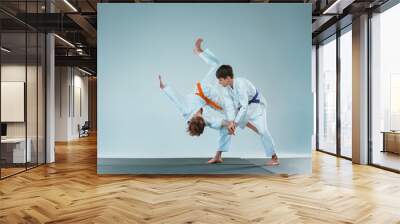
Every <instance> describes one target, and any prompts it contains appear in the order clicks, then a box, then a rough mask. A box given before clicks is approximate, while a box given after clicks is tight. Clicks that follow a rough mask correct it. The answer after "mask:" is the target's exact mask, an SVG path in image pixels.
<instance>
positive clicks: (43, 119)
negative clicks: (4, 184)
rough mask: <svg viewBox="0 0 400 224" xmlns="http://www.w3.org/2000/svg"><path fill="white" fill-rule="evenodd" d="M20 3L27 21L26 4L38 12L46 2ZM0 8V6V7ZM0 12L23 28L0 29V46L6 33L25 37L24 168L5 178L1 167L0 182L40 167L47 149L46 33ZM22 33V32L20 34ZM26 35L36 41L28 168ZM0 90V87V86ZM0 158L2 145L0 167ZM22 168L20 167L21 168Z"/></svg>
mask: <svg viewBox="0 0 400 224" xmlns="http://www.w3.org/2000/svg"><path fill="white" fill-rule="evenodd" d="M21 2H22V4H25V21H27V13H28V8H27V6H28V2H29V3H33V4H35V3H36V11H37V12H39V2H40V3H43V2H44V3H46V2H47V0H46V1H39V0H33V1H32V0H29V1H28V0H25V1H21ZM0 6H1V5H0ZM0 10H1V12H2V13H5V14H6V15H7V16H10V18H12V19H15V21H16V22H18V23H20V24H22V26H23V27H24V30H19V31H14V32H13V31H10V32H8V31H4V30H2V29H0V46H3V45H4V43H3V41H2V40H3V39H2V38H3V36H4V34H7V33H21V34H24V35H25V36H24V38H25V39H24V45H25V46H24V48H25V49H24V50H25V59H24V60H25V64H24V66H25V81H24V82H25V84H24V124H25V127H24V129H25V136H24V139H25V145H24V147H25V167H24V169H23V170H21V171H18V172H14V173H12V174H9V175H7V176H5V175H4V172H2V171H3V168H2V166H0V180H3V179H5V178H8V177H11V176H14V175H17V174H19V173H22V172H25V171H27V170H30V169H33V168H36V167H38V166H40V165H43V164H46V161H47V158H46V157H47V153H46V148H47V140H46V137H47V128H46V126H47V121H46V120H47V114H46V108H47V102H46V96H47V81H46V79H47V38H46V36H47V33H46V32H42V31H40V30H37V29H36V28H34V27H32V26H30V25H29V24H28V23H26V22H24V21H21V20H20V19H18V18H16V17H13V15H12V14H11V13H8V12H7V11H6V10H4V9H3V8H1V7H0ZM46 12H47V7H46ZM1 26H2V24H1V23H0V28H1ZM21 31H22V32H21ZM28 34H33V36H34V37H36V41H35V43H33V44H35V45H36V46H35V50H34V55H35V56H36V60H35V62H33V63H34V64H33V65H34V66H35V67H36V70H35V71H34V72H35V79H36V86H34V88H36V91H35V93H32V94H34V95H36V96H35V97H36V98H35V99H36V118H35V119H36V122H34V123H36V124H34V125H36V128H35V129H36V135H35V136H32V139H35V141H36V162H35V163H30V164H29V165H30V166H29V167H28V153H27V147H28V108H27V100H28V98H27V97H28V91H27V88H28V87H27V86H28V64H29V63H32V62H30V61H29V63H28V53H29V52H28V44H29V43H28ZM40 34H43V35H40ZM39 37H42V38H39ZM39 39H40V40H41V41H42V42H41V43H42V44H43V45H42V47H43V49H42V50H41V54H42V55H41V57H42V60H43V62H42V64H41V65H42V70H41V72H42V74H41V77H42V86H41V88H42V91H43V92H42V95H41V97H42V98H43V99H41V101H42V104H43V105H42V113H43V114H39V65H40V61H39V55H40V53H39V46H40V43H39V41H40V40H39ZM2 56H3V55H2V53H0V82H1V81H2V69H1V68H2V67H3V62H4V61H3V60H4V57H2ZM0 90H1V86H0ZM0 103H1V91H0ZM1 109H2V108H1V104H0V110H1ZM39 116H41V119H39ZM39 120H40V121H41V122H42V123H41V124H42V128H43V130H42V132H43V133H42V134H43V136H42V144H41V146H40V147H42V148H41V150H40V151H41V152H42V153H43V154H42V155H41V156H43V158H42V159H43V161H40V160H39V145H40V144H39ZM0 123H2V122H1V113H0ZM1 156H2V144H0V165H3V164H2V163H1V161H2V160H1V158H2V157H1ZM21 168H22V167H21Z"/></svg>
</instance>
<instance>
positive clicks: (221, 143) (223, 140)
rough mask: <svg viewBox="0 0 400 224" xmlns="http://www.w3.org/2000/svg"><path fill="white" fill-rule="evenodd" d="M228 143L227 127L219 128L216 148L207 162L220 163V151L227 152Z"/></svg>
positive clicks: (229, 137)
mask: <svg viewBox="0 0 400 224" xmlns="http://www.w3.org/2000/svg"><path fill="white" fill-rule="evenodd" d="M230 145H231V136H230V135H229V132H228V129H226V128H224V127H223V128H221V129H220V130H219V139H218V150H217V152H216V153H215V156H214V158H212V159H210V160H208V163H222V162H223V160H222V152H227V151H228V150H229V147H230Z"/></svg>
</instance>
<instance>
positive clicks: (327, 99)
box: [316, 25, 352, 159]
mask: <svg viewBox="0 0 400 224" xmlns="http://www.w3.org/2000/svg"><path fill="white" fill-rule="evenodd" d="M351 48H352V34H351V25H349V26H347V27H346V28H344V29H342V30H340V31H339V32H337V33H336V34H335V35H333V36H331V37H329V38H327V39H326V40H324V41H322V42H321V43H319V44H318V45H317V57H316V58H317V79H316V80H317V88H318V89H317V150H318V151H323V152H326V153H329V154H332V155H337V156H340V157H344V158H347V159H351V157H352V155H351V154H352V148H351V142H352V138H351V135H352V101H351V98H352V50H351Z"/></svg>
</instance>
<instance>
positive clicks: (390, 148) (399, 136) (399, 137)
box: [382, 131, 400, 154]
mask: <svg viewBox="0 0 400 224" xmlns="http://www.w3.org/2000/svg"><path fill="white" fill-rule="evenodd" d="M382 133H383V150H382V152H392V153H396V154H400V132H399V131H383V132H382Z"/></svg>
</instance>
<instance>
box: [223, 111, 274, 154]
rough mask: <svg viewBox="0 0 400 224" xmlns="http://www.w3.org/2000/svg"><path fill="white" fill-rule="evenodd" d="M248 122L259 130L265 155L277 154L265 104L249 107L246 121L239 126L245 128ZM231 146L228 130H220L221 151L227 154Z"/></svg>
mask: <svg viewBox="0 0 400 224" xmlns="http://www.w3.org/2000/svg"><path fill="white" fill-rule="evenodd" d="M247 122H250V123H251V124H252V125H253V126H255V127H256V128H257V131H258V132H257V134H258V135H259V137H260V140H261V143H262V145H263V148H264V151H265V155H266V156H267V157H271V156H272V155H274V154H275V143H274V140H273V138H272V136H271V133H270V132H269V130H268V126H267V111H266V108H265V106H264V105H263V104H259V103H252V104H250V105H249V109H248V111H247V116H246V119H244V121H242V122H241V123H240V124H239V127H241V128H245V127H246V124H247ZM230 144H231V135H229V134H228V130H227V129H226V128H222V129H221V130H220V136H219V143H218V145H219V151H222V152H227V151H228V150H229V147H230Z"/></svg>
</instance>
